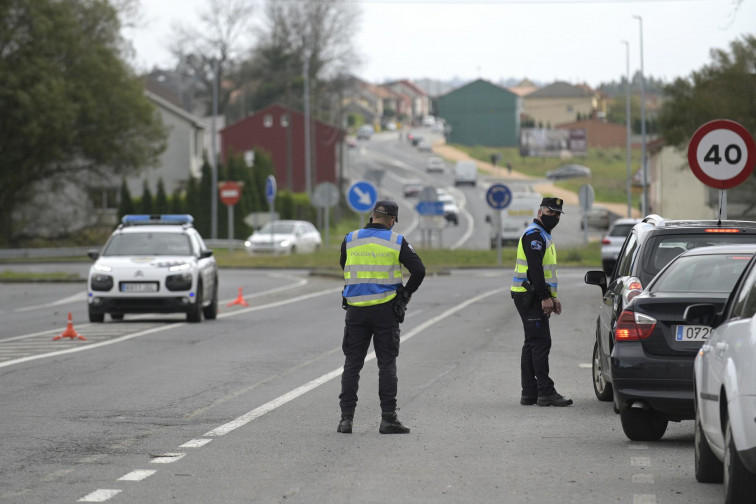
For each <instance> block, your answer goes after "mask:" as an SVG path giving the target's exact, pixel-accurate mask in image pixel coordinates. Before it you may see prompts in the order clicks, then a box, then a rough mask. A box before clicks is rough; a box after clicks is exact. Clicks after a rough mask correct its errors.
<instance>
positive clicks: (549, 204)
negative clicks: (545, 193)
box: [541, 198, 564, 213]
mask: <svg viewBox="0 0 756 504" xmlns="http://www.w3.org/2000/svg"><path fill="white" fill-rule="evenodd" d="M563 204H564V200H563V199H562V198H543V200H542V201H541V206H542V207H546V208H548V209H549V210H551V211H554V212H559V213H564V210H562V205H563Z"/></svg>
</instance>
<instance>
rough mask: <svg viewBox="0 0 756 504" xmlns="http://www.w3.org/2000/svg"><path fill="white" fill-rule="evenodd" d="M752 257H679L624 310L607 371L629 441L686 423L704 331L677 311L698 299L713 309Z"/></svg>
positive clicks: (729, 250) (705, 251)
mask: <svg viewBox="0 0 756 504" xmlns="http://www.w3.org/2000/svg"><path fill="white" fill-rule="evenodd" d="M660 250H661V249H660ZM755 252H756V243H754V244H751V245H720V246H712V247H699V248H694V249H691V250H687V251H685V252H682V253H681V254H680V255H679V256H677V257H676V258H674V259H672V260H671V261H670V262H669V264H668V265H667V266H666V267H664V268H663V269H662V270H661V271H660V272H659V274H658V275H656V277H654V279H653V280H652V281H651V283H650V284H649V285H648V287H646V288H645V289H644V290H643V291H642V292H640V293H637V295H634V296H632V299H631V300H630V302H629V303H628V304H627V305H626V306H625V307H624V309H623V310H622V312H621V313H620V315H619V317H618V318H617V321H616V323H615V326H614V348H613V351H612V353H611V362H610V367H611V374H612V385H613V387H614V400H615V405H617V407H618V409H619V414H620V420H621V422H622V430H623V431H624V432H625V435H626V436H627V437H628V438H629V439H631V440H633V441H655V440H658V439H660V438H661V437H662V436H663V435H664V432H665V431H666V429H667V423H668V422H669V421H680V420H690V419H693V418H694V412H695V407H694V402H693V360H694V358H695V356H696V354H697V353H698V351H699V349H700V348H701V345H702V344H703V343H704V341H706V338H707V337H708V335H709V332H710V331H711V327H710V326H708V325H706V324H696V325H691V324H686V321H685V319H684V313H685V310H686V308H687V307H688V306H689V305H691V304H695V303H702V302H709V303H711V304H713V305H714V306H716V308H717V309H718V310H721V309H722V308H723V306H724V304H725V301H727V297H728V295H729V293H730V291H731V290H732V288H733V286H734V285H735V282H737V280H738V277H739V276H740V274H741V273H742V272H743V269H744V268H745V266H746V264H747V262H748V260H750V258H751V257H752V256H753V254H754V253H755Z"/></svg>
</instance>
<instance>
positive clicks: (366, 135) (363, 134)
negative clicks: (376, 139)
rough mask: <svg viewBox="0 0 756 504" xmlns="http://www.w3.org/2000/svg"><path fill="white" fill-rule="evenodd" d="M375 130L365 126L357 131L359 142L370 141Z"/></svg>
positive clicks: (367, 125)
mask: <svg viewBox="0 0 756 504" xmlns="http://www.w3.org/2000/svg"><path fill="white" fill-rule="evenodd" d="M373 133H375V130H374V129H373V127H372V126H370V125H369V124H363V125H362V126H360V127H359V129H358V130H357V140H370V138H371V137H372V136H373Z"/></svg>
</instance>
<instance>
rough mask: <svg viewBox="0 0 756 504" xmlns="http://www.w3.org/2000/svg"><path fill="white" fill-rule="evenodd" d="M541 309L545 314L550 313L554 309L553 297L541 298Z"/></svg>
mask: <svg viewBox="0 0 756 504" xmlns="http://www.w3.org/2000/svg"><path fill="white" fill-rule="evenodd" d="M541 309H542V310H543V314H544V315H550V314H551V312H553V311H554V302H553V301H552V298H549V299H543V300H541Z"/></svg>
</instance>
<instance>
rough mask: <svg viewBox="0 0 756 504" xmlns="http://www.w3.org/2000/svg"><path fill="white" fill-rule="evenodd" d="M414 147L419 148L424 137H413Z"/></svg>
mask: <svg viewBox="0 0 756 504" xmlns="http://www.w3.org/2000/svg"><path fill="white" fill-rule="evenodd" d="M411 141H412V146H413V147H417V145H418V144H419V143H420V142H422V141H423V137H422V136H420V135H412V140H411Z"/></svg>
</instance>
